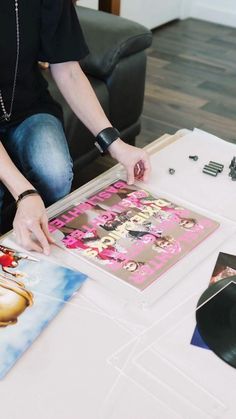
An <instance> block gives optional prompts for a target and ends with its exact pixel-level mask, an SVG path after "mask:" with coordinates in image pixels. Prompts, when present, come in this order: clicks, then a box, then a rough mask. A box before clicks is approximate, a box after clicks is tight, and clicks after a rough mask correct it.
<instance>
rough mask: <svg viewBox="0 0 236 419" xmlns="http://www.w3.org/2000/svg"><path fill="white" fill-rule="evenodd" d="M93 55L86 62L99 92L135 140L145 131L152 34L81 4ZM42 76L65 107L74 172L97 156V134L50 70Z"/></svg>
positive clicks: (118, 125)
mask: <svg viewBox="0 0 236 419" xmlns="http://www.w3.org/2000/svg"><path fill="white" fill-rule="evenodd" d="M76 11H77V14H78V16H79V20H80V23H81V26H82V29H83V32H84V35H85V39H86V41H87V44H88V47H89V50H90V54H89V55H88V56H87V57H86V58H85V59H84V60H82V61H81V63H80V64H81V66H82V68H83V70H84V71H85V73H86V74H87V76H88V78H89V80H90V82H91V84H92V86H93V88H94V90H95V93H96V95H97V97H98V99H99V101H100V103H101V105H102V107H103V109H104V110H105V112H106V114H107V116H108V117H109V119H110V121H111V123H112V124H113V126H115V127H116V128H118V129H119V130H120V132H121V136H122V138H123V139H124V140H126V141H127V142H128V143H130V144H134V141H135V137H136V135H138V134H139V132H140V115H141V112H142V106H143V98H144V84H145V70H146V54H145V49H146V48H148V47H149V46H150V44H151V41H152V34H151V32H150V31H149V30H148V29H147V28H145V27H144V26H142V25H139V24H138V23H135V22H132V21H130V20H127V19H123V18H121V17H118V16H115V15H112V14H109V13H105V12H100V11H97V10H92V9H88V8H85V7H79V6H76ZM43 74H44V75H45V77H46V79H47V80H48V82H49V87H50V91H51V92H52V94H53V96H54V98H55V99H56V100H57V101H59V102H60V104H61V105H62V107H63V110H64V119H65V129H66V134H67V140H68V143H69V147H70V151H71V155H72V158H73V161H74V168H75V171H76V169H77V168H78V167H80V168H83V167H84V166H85V165H86V164H87V163H89V162H90V161H91V160H92V159H93V158H94V157H96V156H97V155H98V151H97V149H95V147H94V138H93V136H92V134H91V133H90V132H89V131H88V130H87V129H86V127H85V126H84V125H83V124H82V123H81V122H80V121H79V120H78V118H76V117H75V115H74V114H73V112H72V111H71V110H70V108H69V106H68V105H67V104H66V103H65V100H64V99H63V97H62V96H61V94H60V93H59V91H58V89H57V87H56V86H55V83H54V81H53V80H52V78H51V76H50V71H49V70H44V72H43Z"/></svg>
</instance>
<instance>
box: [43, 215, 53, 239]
mask: <svg viewBox="0 0 236 419" xmlns="http://www.w3.org/2000/svg"><path fill="white" fill-rule="evenodd" d="M41 226H42V230H43V232H44V234H45V236H46V238H47V241H48V243H50V244H54V243H55V240H54V238H53V237H52V236H51V234H50V233H49V229H48V219H47V217H44V218H43V220H42V223H41Z"/></svg>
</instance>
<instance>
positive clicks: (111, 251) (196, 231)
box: [49, 180, 219, 291]
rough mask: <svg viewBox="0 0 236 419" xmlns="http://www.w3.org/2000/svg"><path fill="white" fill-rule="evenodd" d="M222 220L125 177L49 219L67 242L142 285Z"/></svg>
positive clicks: (74, 249)
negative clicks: (199, 211)
mask: <svg viewBox="0 0 236 419" xmlns="http://www.w3.org/2000/svg"><path fill="white" fill-rule="evenodd" d="M218 226H219V224H218V223H217V222H216V221H214V220H211V219H210V218H207V217H205V216H202V215H200V214H198V213H195V212H193V211H190V210H188V209H187V208H183V207H182V206H180V205H178V204H176V203H174V202H170V201H169V200H167V199H165V198H163V197H161V196H154V195H153V194H152V193H150V192H148V190H144V189H139V188H138V187H136V186H128V185H127V183H126V182H125V181H123V180H117V181H115V182H113V183H112V184H110V185H107V186H106V187H104V188H102V189H100V190H99V191H97V193H96V194H93V195H91V196H90V197H88V198H87V199H85V200H84V201H83V202H78V203H75V204H73V205H71V206H70V207H69V208H67V209H66V210H64V211H63V212H61V213H58V214H57V216H55V217H54V218H53V219H51V220H50V223H49V227H50V231H51V233H53V235H54V237H55V238H56V239H57V240H58V242H60V244H62V245H63V247H64V248H66V249H68V250H70V251H71V252H73V253H74V254H77V255H80V256H82V257H83V258H86V259H87V260H88V261H90V262H92V263H93V264H95V265H96V266H99V267H101V268H102V269H103V270H104V271H107V272H109V273H111V274H113V275H115V276H116V277H118V278H119V279H121V280H123V281H125V282H127V283H129V284H130V285H132V286H134V287H136V288H137V289H139V290H140V291H142V290H144V289H146V288H147V287H148V286H149V285H150V284H152V283H153V282H154V281H156V280H157V279H158V278H159V277H160V276H161V275H162V274H163V273H164V272H166V271H167V269H169V268H170V267H171V266H173V265H174V264H175V263H176V262H177V261H179V260H180V259H181V258H183V257H184V256H185V255H187V254H188V253H189V252H190V251H191V250H192V249H193V248H194V247H196V246H197V245H198V244H199V243H200V242H202V241H203V240H205V239H206V238H207V237H208V235H209V234H211V233H212V232H213V231H214V230H216V229H217V227H218Z"/></svg>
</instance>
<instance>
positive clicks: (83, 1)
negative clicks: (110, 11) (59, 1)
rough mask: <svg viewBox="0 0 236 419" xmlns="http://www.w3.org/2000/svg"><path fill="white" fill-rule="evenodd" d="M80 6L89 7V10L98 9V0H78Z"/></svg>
mask: <svg viewBox="0 0 236 419" xmlns="http://www.w3.org/2000/svg"><path fill="white" fill-rule="evenodd" d="M78 4H79V5H80V6H85V7H90V8H91V9H96V10H97V9H98V0H79V1H78Z"/></svg>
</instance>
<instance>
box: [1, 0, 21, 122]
mask: <svg viewBox="0 0 236 419" xmlns="http://www.w3.org/2000/svg"><path fill="white" fill-rule="evenodd" d="M15 16H16V66H15V72H14V81H13V87H12V97H11V103H10V109H9V112H7V111H6V107H5V104H4V101H3V97H2V91H1V90H0V105H1V108H2V112H3V115H2V116H1V117H0V120H3V119H4V120H5V121H10V118H11V116H12V108H13V103H14V99H15V91H16V79H17V73H18V66H19V56H20V23H19V12H18V0H15Z"/></svg>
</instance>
